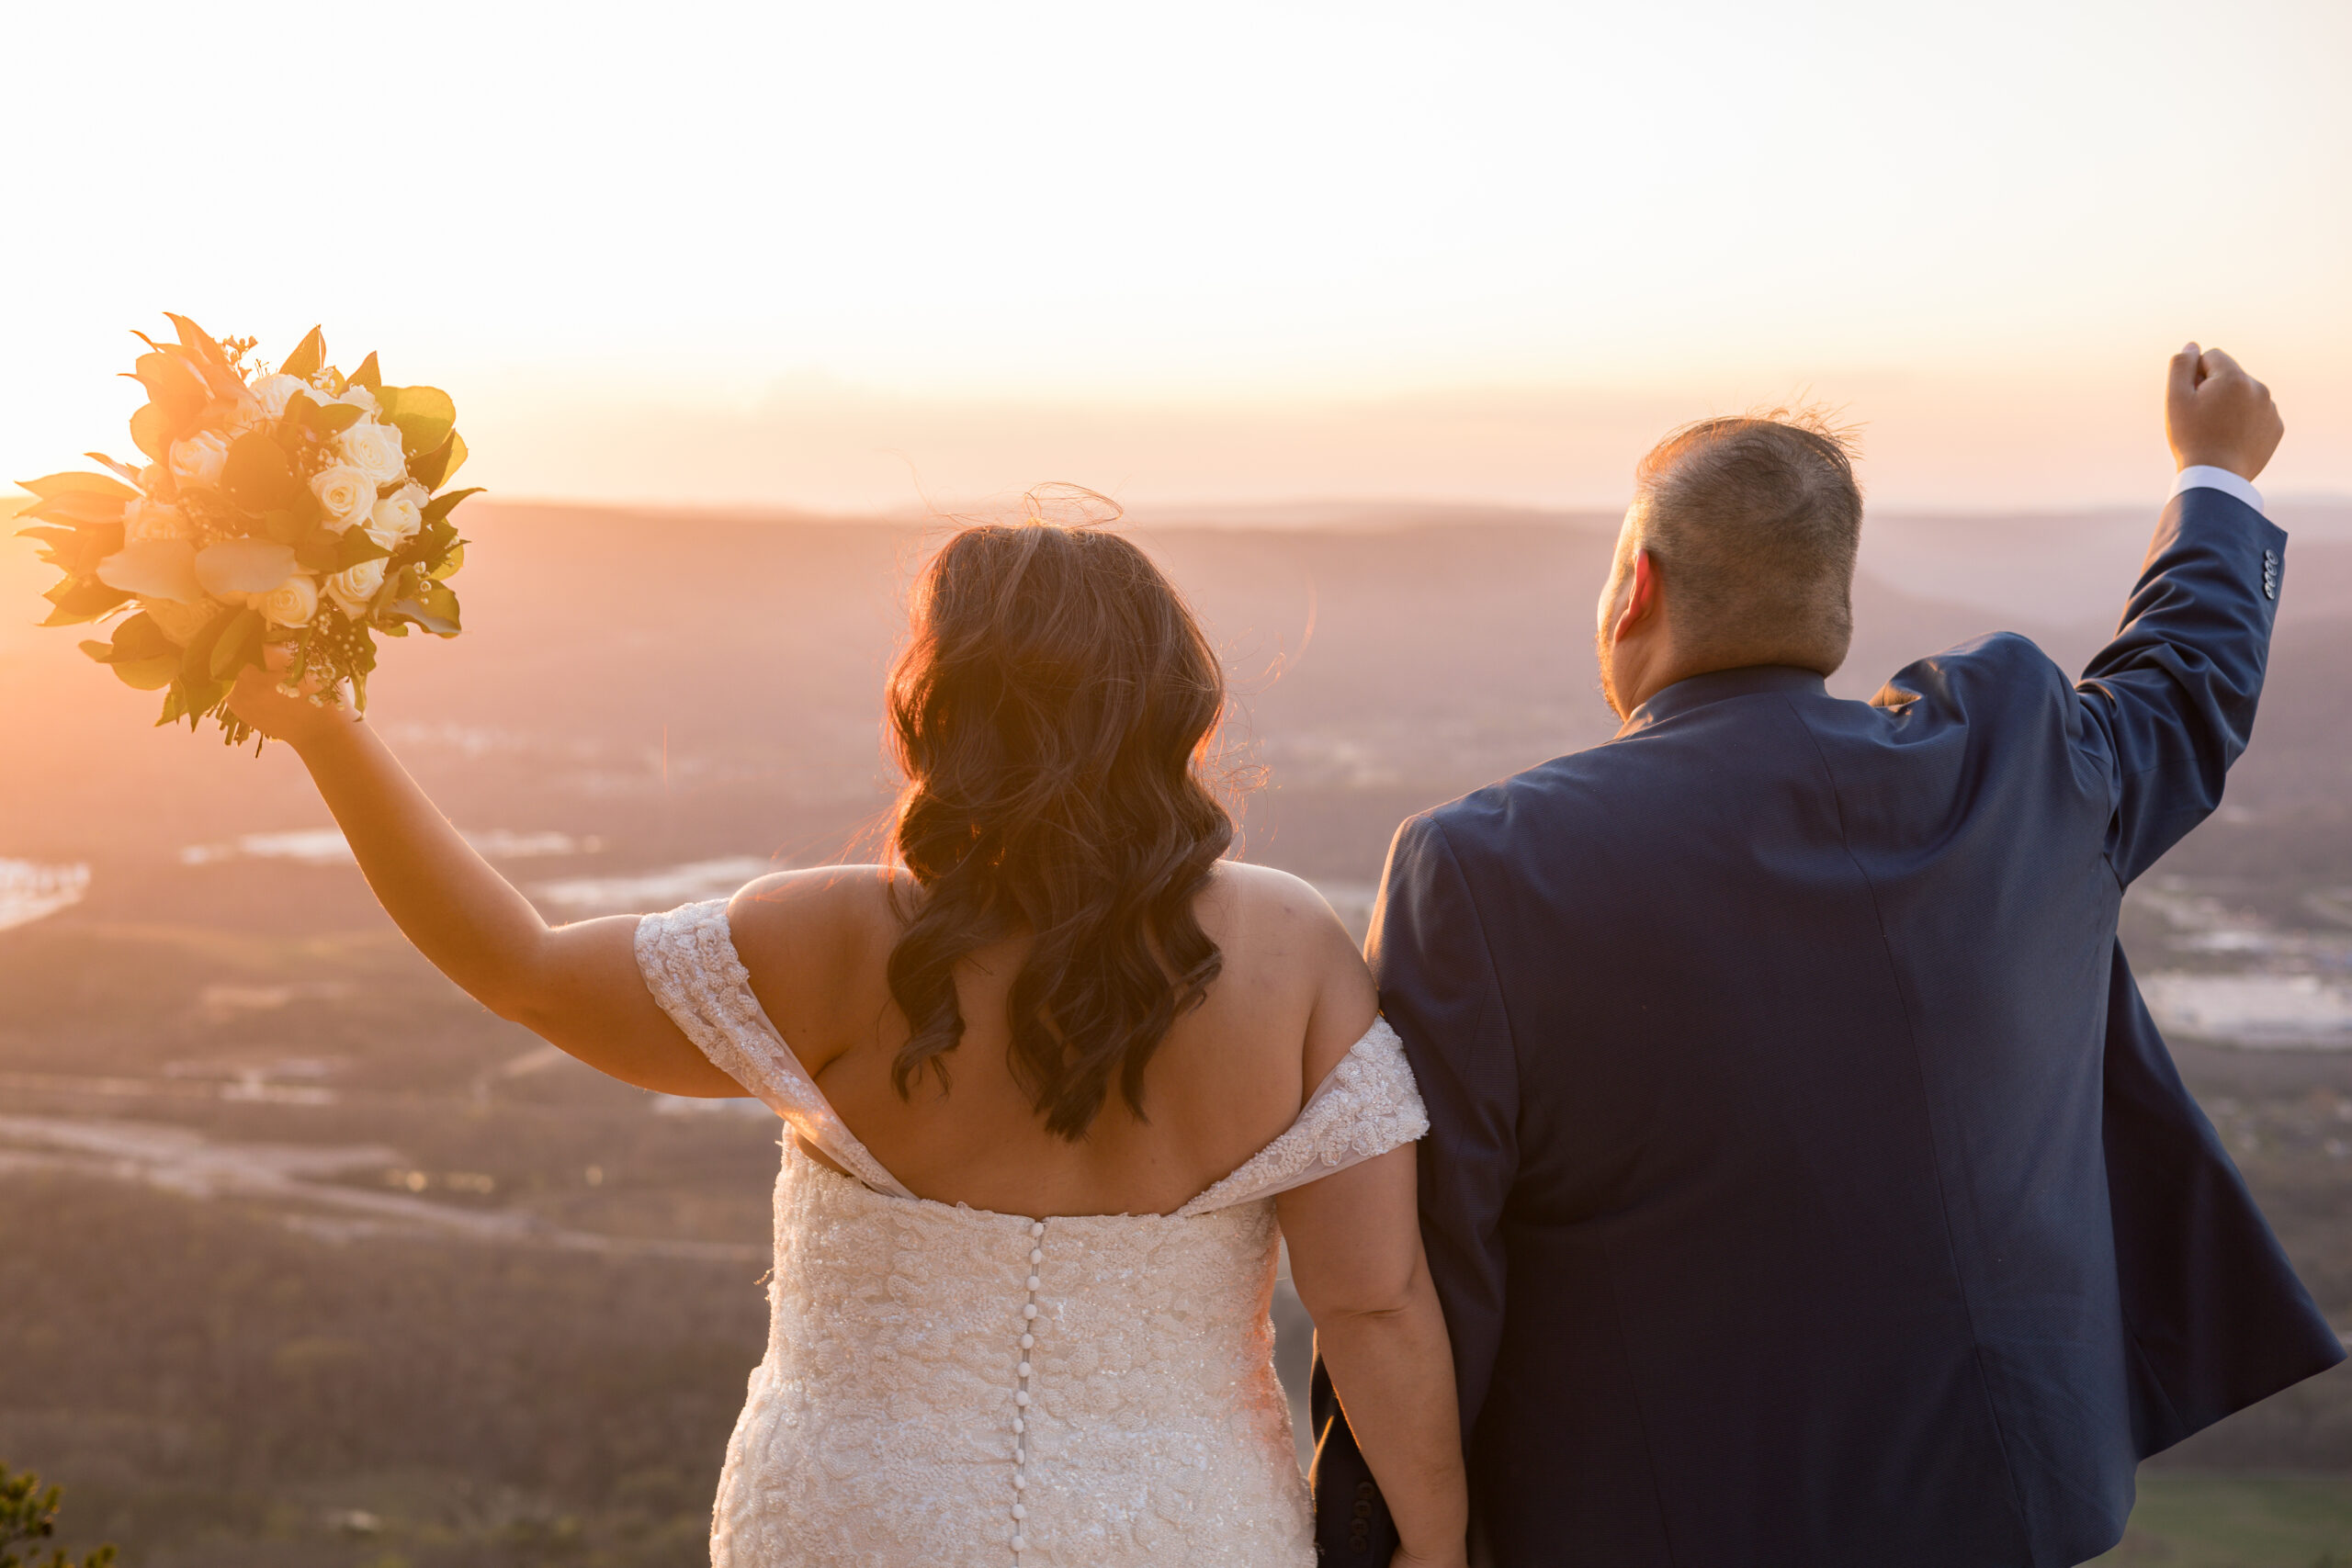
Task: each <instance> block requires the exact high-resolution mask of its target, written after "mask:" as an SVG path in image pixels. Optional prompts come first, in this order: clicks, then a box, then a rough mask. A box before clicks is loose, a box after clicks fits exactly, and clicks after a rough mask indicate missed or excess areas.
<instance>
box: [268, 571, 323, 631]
mask: <svg viewBox="0 0 2352 1568" xmlns="http://www.w3.org/2000/svg"><path fill="white" fill-rule="evenodd" d="M251 603H252V604H253V606H254V609H256V610H259V611H260V612H261V613H262V615H263V617H264V618H265V619H266V620H269V621H272V622H275V623H276V624H277V625H278V626H309V625H310V624H311V616H313V615H317V614H318V613H319V585H318V584H317V583H315V582H313V581H311V580H310V579H309V578H307V577H305V576H303V575H302V574H301V573H300V572H297V573H295V574H294V575H293V576H292V577H289V578H288V579H287V580H286V581H283V582H281V583H279V584H278V585H277V587H275V588H273V589H271V590H270V591H269V592H266V593H260V594H255V595H254V598H253V600H252V601H251Z"/></svg>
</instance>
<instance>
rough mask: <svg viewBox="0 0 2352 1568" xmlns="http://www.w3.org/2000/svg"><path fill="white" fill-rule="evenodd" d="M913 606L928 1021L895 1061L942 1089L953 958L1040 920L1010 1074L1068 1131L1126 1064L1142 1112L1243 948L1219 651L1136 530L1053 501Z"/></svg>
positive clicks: (910, 933)
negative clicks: (1217, 871)
mask: <svg viewBox="0 0 2352 1568" xmlns="http://www.w3.org/2000/svg"><path fill="white" fill-rule="evenodd" d="M1086 499H1087V500H1089V501H1095V502H1099V501H1100V500H1101V498H1099V497H1092V496H1091V495H1088V496H1087V497H1086ZM1103 504H1104V505H1108V503H1107V502H1104V503H1103ZM1113 515H1114V516H1115V511H1114V513H1113ZM912 623H913V624H912V631H911V636H910V639H909V641H908V644H907V647H906V649H905V651H904V652H902V653H901V654H900V655H899V660H898V661H897V663H896V665H895V666H894V667H893V668H892V670H891V672H890V685H889V723H890V737H891V741H892V747H893V750H895V752H896V754H897V758H898V761H899V765H900V767H901V768H902V769H903V770H904V771H905V773H906V778H907V784H906V789H905V791H904V793H903V794H902V795H900V797H899V808H898V814H897V819H896V825H895V828H894V830H893V841H894V845H895V847H896V849H897V851H898V853H899V858H900V859H901V860H903V861H904V862H905V863H906V865H907V868H908V870H909V871H910V872H911V873H912V874H913V875H914V878H915V881H916V882H917V883H918V884H919V885H920V886H921V888H922V897H921V898H920V900H919V901H918V902H917V903H915V904H914V906H913V907H912V908H911V909H910V912H909V914H908V924H907V927H906V930H905V931H904V933H903V934H901V935H900V937H899V942H898V945H897V947H896V948H894V949H893V950H892V952H891V953H890V961H889V968H888V975H889V984H890V995H891V998H892V999H894V1000H895V1001H896V1002H897V1003H898V1005H899V1009H900V1010H901V1011H903V1012H904V1013H905V1014H906V1016H907V1021H908V1022H909V1023H910V1025H911V1026H912V1030H913V1032H912V1033H911V1035H910V1037H909V1039H908V1041H907V1043H906V1044H905V1045H903V1046H902V1047H900V1048H899V1055H898V1059H897V1061H896V1062H895V1063H894V1064H893V1066H892V1069H891V1077H892V1081H893V1082H894V1083H895V1084H896V1085H897V1087H898V1090H899V1094H900V1095H902V1096H905V1095H909V1094H910V1093H911V1091H912V1086H913V1085H914V1083H915V1081H916V1080H917V1079H919V1078H920V1077H922V1076H923V1075H924V1074H925V1073H926V1072H932V1071H935V1072H936V1073H937V1074H938V1075H939V1078H940V1082H941V1084H942V1086H943V1087H944V1086H945V1084H946V1082H947V1076H948V1074H947V1061H946V1057H947V1054H948V1053H949V1052H951V1051H953V1050H955V1049H956V1046H957V1045H958V1044H959V1043H961V1042H962V1040H963V1037H964V1015H963V1011H962V1009H961V1008H960V1007H959V1005H958V1004H957V1000H956V964H957V963H958V962H959V961H961V960H963V959H964V958H966V957H967V956H969V955H970V954H971V953H974V952H976V951H978V949H980V948H982V947H984V946H986V945H988V944H989V943H990V942H997V941H999V940H1001V939H1002V938H1004V937H1007V936H1011V935H1013V934H1016V933H1020V932H1027V933H1030V934H1031V935H1032V936H1033V937H1034V942H1033V943H1032V945H1031V947H1030V949H1029V953H1028V956H1027V957H1026V958H1025V959H1024V960H1023V964H1022V966H1021V972H1020V973H1019V975H1017V976H1015V977H1014V979H1013V982H1012V993H1011V995H1010V997H1009V998H1008V1004H1007V1011H1008V1013H1009V1014H1010V1018H1009V1021H1010V1023H1011V1025H1012V1057H1011V1066H1012V1072H1013V1076H1014V1077H1015V1080H1016V1081H1017V1082H1019V1083H1020V1084H1021V1086H1022V1088H1023V1089H1025V1090H1026V1091H1027V1092H1028V1094H1029V1096H1030V1099H1031V1100H1032V1101H1033V1102H1034V1103H1035V1106H1036V1108H1037V1111H1038V1113H1039V1114H1040V1115H1042V1116H1043V1117H1044V1118H1045V1119H1046V1127H1047V1129H1048V1130H1050V1131H1051V1132H1053V1133H1055V1134H1058V1135H1059V1136H1061V1137H1064V1138H1067V1139H1070V1140H1072V1141H1076V1140H1077V1139H1080V1138H1081V1137H1083V1136H1084V1135H1085V1134H1086V1130H1087V1129H1088V1128H1089V1127H1090V1126H1091V1125H1092V1124H1093V1122H1094V1118H1095V1117H1096V1116H1097V1115H1098V1114H1099V1113H1100V1112H1101V1111H1102V1109H1103V1102H1104V1100H1106V1099H1107V1098H1108V1096H1109V1093H1110V1089H1111V1085H1112V1082H1113V1080H1114V1079H1115V1080H1116V1081H1117V1083H1118V1087H1119V1091H1120V1093H1121V1094H1122V1096H1124V1097H1125V1100H1126V1102H1127V1104H1128V1105H1129V1106H1130V1107H1132V1108H1133V1109H1134V1110H1135V1111H1136V1114H1137V1115H1138V1116H1140V1115H1141V1114H1142V1113H1143V1077H1144V1068H1145V1067H1146V1066H1147V1065H1148V1064H1149V1062H1150V1060H1151V1057H1152V1054H1153V1053H1154V1052H1155V1051H1157V1050H1158V1049H1159V1044H1160V1042H1161V1041H1162V1040H1164V1039H1166V1038H1167V1034H1168V1031H1169V1029H1170V1027H1171V1026H1172V1025H1173V1024H1174V1023H1175V1021H1177V1020H1178V1019H1179V1018H1181V1017H1182V1016H1183V1014H1184V1013H1185V1012H1187V1011H1189V1010H1191V1009H1193V1008H1194V1007H1197V1006H1199V1005H1200V1003H1201V1001H1202V1000H1203V998H1204V997H1205V996H1206V994H1207V990H1208V987H1209V984H1210V983H1211V982H1212V981H1214V980H1215V979H1216V976H1217V974H1218V972H1219V970H1220V968H1221V967H1222V965H1223V963H1224V957H1223V955H1222V954H1221V953H1219V952H1218V951H1217V946H1216V943H1215V942H1211V941H1210V940H1209V938H1208V934H1207V933H1206V932H1205V931H1203V930H1202V929H1201V924H1200V921H1199V920H1198V919H1196V918H1195V917H1194V915H1193V900H1194V898H1195V897H1197V896H1198V894H1199V893H1200V891H1201V889H1202V887H1203V886H1204V884H1205V883H1206V881H1207V879H1208V876H1209V874H1210V868H1211V867H1212V866H1214V865H1215V864H1216V861H1217V859H1218V857H1220V856H1221V855H1223V854H1224V853H1225V852H1226V849H1227V846H1228V845H1229V844H1231V843H1232V841H1233V819H1232V818H1231V817H1230V816H1229V815H1227V811H1226V809H1225V807H1224V806H1223V804H1222V803H1221V802H1220V801H1219V799H1218V797H1217V795H1216V792H1215V791H1214V790H1212V789H1211V788H1210V786H1209V784H1207V783H1206V782H1205V780H1204V776H1203V775H1204V766H1205V763H1206V761H1207V757H1208V750H1209V747H1210V744H1211V740H1212V738H1213V737H1214V735H1215V734H1216V728H1217V725H1218V721H1219V719H1220V718H1221V717H1222V716H1223V715H1224V712H1225V700H1226V691H1225V672H1224V670H1223V668H1222V666H1220V664H1219V663H1218V661H1217V658H1216V651H1215V650H1214V649H1212V648H1211V647H1210V646H1209V642H1208V638H1207V637H1204V635H1203V634H1202V631H1201V627H1200V625H1199V623H1198V622H1197V621H1195V620H1194V619H1193V613H1192V611H1191V610H1190V608H1188V607H1187V606H1186V604H1184V601H1183V600H1182V597H1180V596H1179V595H1178V593H1177V592H1176V590H1175V588H1174V587H1173V586H1171V585H1170V582H1169V581H1168V580H1167V578H1165V577H1163V576H1162V575H1161V574H1160V571H1159V568H1158V567H1156V566H1154V565H1153V564H1152V562H1151V560H1150V558H1148V557H1147V556H1146V555H1145V554H1144V553H1143V551H1142V550H1140V549H1138V548H1136V546H1135V545H1134V544H1132V543H1130V542H1129V541H1128V540H1126V539H1125V538H1123V537H1121V536H1119V535H1117V534H1114V533H1111V532H1108V531H1106V530H1104V529H1103V528H1102V527H1100V526H1097V525H1080V526H1064V525H1059V524H1056V523H1047V522H1043V521H1040V520H1038V519H1037V518H1035V517H1034V516H1033V517H1032V518H1031V519H1030V520H1029V521H1028V522H1026V523H1024V524H1021V525H978V526H971V527H967V528H965V529H963V530H962V531H961V532H959V533H957V534H956V536H954V537H953V538H951V539H949V540H948V541H947V543H946V545H945V546H944V547H943V548H942V549H941V550H940V551H939V553H938V555H937V556H936V557H934V558H933V560H932V562H931V564H930V566H929V567H928V568H927V569H926V570H924V571H923V573H922V578H921V580H920V581H919V582H918V583H917V585H916V591H915V597H914V604H913V615H912Z"/></svg>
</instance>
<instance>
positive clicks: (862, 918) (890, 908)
mask: <svg viewBox="0 0 2352 1568" xmlns="http://www.w3.org/2000/svg"><path fill="white" fill-rule="evenodd" d="M912 889H913V882H912V879H911V878H910V877H909V876H908V875H907V874H906V873H905V872H904V871H902V870H899V868H897V867H894V866H887V865H820V866H810V867H809V868H808V869H807V870H804V871H779V872H776V873H774V874H770V875H767V876H763V877H761V878H760V879H759V880H758V881H756V882H750V883H746V884H744V886H743V887H742V889H741V891H740V892H738V893H737V894H736V895H735V897H734V898H733V899H731V900H730V901H729V904H728V906H727V923H728V927H729V931H731V932H732V933H733V935H734V938H735V948H736V951H737V952H738V953H741V955H742V958H743V962H744V964H745V965H746V966H747V967H749V968H750V969H752V971H753V973H754V974H757V973H758V972H760V971H761V970H762V969H763V967H764V968H771V969H775V968H784V969H799V968H803V967H806V966H808V965H809V964H816V965H818V966H820V968H822V969H823V970H825V971H826V972H829V973H835V974H838V973H840V972H841V969H840V966H841V965H842V964H843V963H844V962H845V961H850V960H854V958H855V957H856V956H857V955H858V954H859V953H864V952H865V950H867V949H869V948H871V947H872V946H873V945H874V944H875V943H876V942H896V941H897V940H898V932H899V925H900V922H901V919H902V916H901V914H900V911H901V910H902V909H903V908H905V904H906V898H907V896H908V894H909V893H910V892H911V891H912Z"/></svg>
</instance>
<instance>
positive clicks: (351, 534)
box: [333, 528, 392, 571]
mask: <svg viewBox="0 0 2352 1568" xmlns="http://www.w3.org/2000/svg"><path fill="white" fill-rule="evenodd" d="M391 553H392V552H391V551H390V550H388V549H386V548H385V547H383V546H381V545H379V544H378V543H377V542H376V541H375V540H373V539H371V538H369V537H368V531H367V530H366V529H365V528H346V529H345V530H344V531H343V536H342V537H341V539H340V541H339V542H338V543H337V544H336V546H335V552H334V568H333V570H336V571H341V570H344V569H345V568H346V567H354V566H358V565H360V564H362V563H363V562H367V561H371V560H383V559H385V558H387V557H389V556H390V554H391Z"/></svg>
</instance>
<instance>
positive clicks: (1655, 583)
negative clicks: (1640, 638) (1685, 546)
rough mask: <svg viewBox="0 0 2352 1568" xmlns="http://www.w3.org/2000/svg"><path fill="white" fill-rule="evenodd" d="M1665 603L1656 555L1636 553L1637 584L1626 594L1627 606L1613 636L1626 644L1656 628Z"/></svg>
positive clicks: (1642, 552) (1613, 631)
mask: <svg viewBox="0 0 2352 1568" xmlns="http://www.w3.org/2000/svg"><path fill="white" fill-rule="evenodd" d="M1664 608H1665V600H1664V599H1663V598H1662V597H1660V593H1659V580H1658V570H1657V555H1656V554H1655V553H1654V552H1652V551H1650V550H1648V549H1639V550H1635V551H1634V581H1633V582H1632V584H1631V586H1629V587H1628V588H1627V589H1626V591H1625V607H1624V608H1623V610H1620V611H1619V612H1618V613H1617V625H1616V626H1615V627H1614V628H1613V629H1612V630H1611V634H1610V635H1611V638H1612V639H1613V640H1615V641H1617V642H1623V641H1624V640H1625V639H1626V638H1627V637H1632V636H1634V635H1635V634H1636V633H1639V632H1642V631H1645V630H1649V629H1653V628H1654V627H1655V626H1656V624H1657V619H1658V616H1659V614H1660V612H1661V611H1662V610H1663V609H1664Z"/></svg>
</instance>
